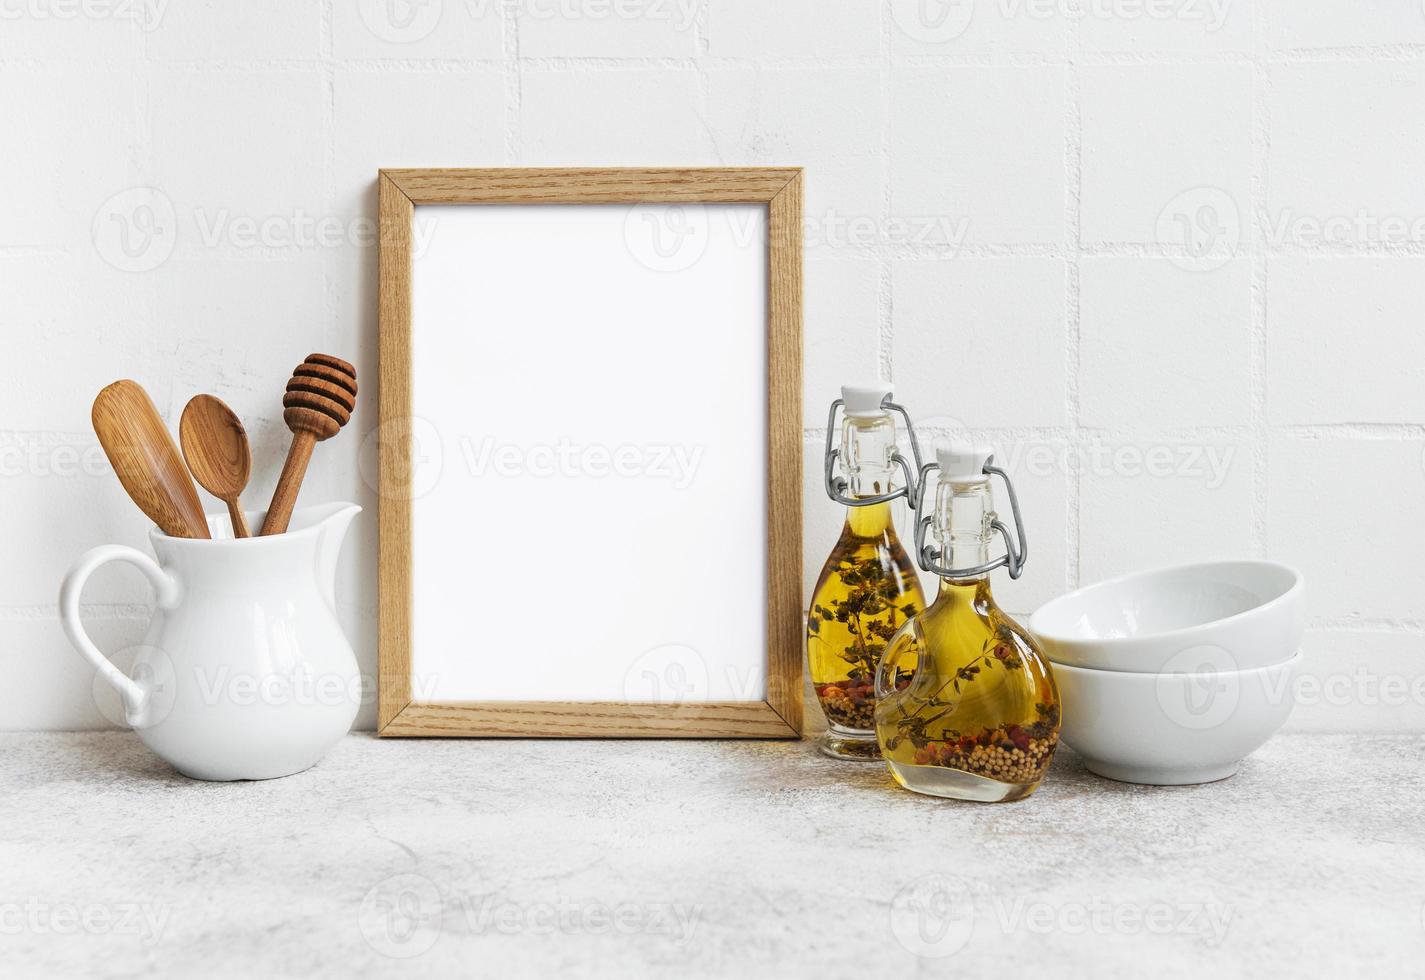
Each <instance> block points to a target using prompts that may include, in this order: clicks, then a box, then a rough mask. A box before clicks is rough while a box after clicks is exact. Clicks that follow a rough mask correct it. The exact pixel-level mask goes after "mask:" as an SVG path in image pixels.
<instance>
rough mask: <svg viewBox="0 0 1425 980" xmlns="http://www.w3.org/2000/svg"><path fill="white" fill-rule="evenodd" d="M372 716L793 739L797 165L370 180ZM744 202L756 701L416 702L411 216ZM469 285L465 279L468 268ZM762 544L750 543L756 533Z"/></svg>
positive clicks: (522, 733)
mask: <svg viewBox="0 0 1425 980" xmlns="http://www.w3.org/2000/svg"><path fill="white" fill-rule="evenodd" d="M379 194H380V205H379V212H380V273H379V289H380V306H379V312H380V374H379V376H380V422H379V427H378V430H377V443H378V447H379V454H380V456H379V458H380V463H379V465H380V491H379V495H380V515H379V516H380V522H379V523H380V539H379V560H380V566H379V576H378V579H379V612H378V615H379V626H378V644H379V646H378V656H379V671H378V684H379V705H378V721H377V731H378V733H379V734H380V735H382V736H426V737H430V736H437V737H439V736H446V737H450V736H514V737H656V738H669V737H678V738H711V737H725V738H796V737H799V736H800V734H801V729H802V662H803V657H802V645H803V640H804V636H803V632H804V630H803V620H802V615H803V608H802V591H801V577H802V565H801V498H802V475H801V473H802V452H803V449H802V418H801V404H802V366H801V364H802V362H801V318H802V177H801V170H800V169H799V168H766V169H764V168H715V169H456V170H450V169H437V170H419V169H399V170H382V171H381V172H380V176H379ZM492 204H498V205H504V204H514V205H531V204H556V205H570V204H578V205H585V204H612V205H668V206H673V205H697V204H702V205H713V204H731V205H758V206H762V207H765V229H766V256H767V259H766V284H765V288H766V321H767V336H766V345H765V363H766V374H765V391H766V396H767V406H766V414H765V419H766V430H765V440H766V470H765V472H766V484H767V486H766V497H765V499H766V511H765V527H766V543H765V544H766V588H765V593H766V619H765V624H766V647H765V685H764V692H765V696H764V697H762V698H760V699H752V700H716V701H713V700H688V701H677V700H674V701H669V702H662V701H659V702H646V701H640V702H631V701H620V700H617V699H601V700H590V701H580V700H573V701H551V700H450V699H446V700H441V699H439V698H437V699H432V700H421V699H420V698H419V697H418V696H417V688H416V687H413V683H412V664H413V643H412V633H413V625H414V623H413V585H412V580H413V568H412V565H413V555H412V540H413V539H412V534H413V528H412V493H411V492H410V486H411V481H412V474H413V462H412V448H411V438H412V437H411V427H412V425H413V424H414V420H415V419H416V416H415V414H414V411H413V394H414V392H413V388H412V330H413V316H412V295H413V286H412V279H413V273H412V268H413V267H412V262H413V254H414V252H415V244H416V243H415V242H414V241H413V228H414V227H416V218H417V209H418V208H420V207H423V206H428V205H429V206H444V205H492ZM472 271H473V272H474V274H475V275H478V271H477V270H472ZM759 533H760V532H759Z"/></svg>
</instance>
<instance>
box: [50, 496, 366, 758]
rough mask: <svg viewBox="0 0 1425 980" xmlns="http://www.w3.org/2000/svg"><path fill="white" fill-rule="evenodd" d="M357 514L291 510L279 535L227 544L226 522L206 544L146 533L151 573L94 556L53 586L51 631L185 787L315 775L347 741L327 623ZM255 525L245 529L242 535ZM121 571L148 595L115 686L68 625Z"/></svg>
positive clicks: (338, 666)
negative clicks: (147, 588)
mask: <svg viewBox="0 0 1425 980" xmlns="http://www.w3.org/2000/svg"><path fill="white" fill-rule="evenodd" d="M360 511H361V508H360V507H358V506H357V505H355V504H347V503H335V504H324V505H321V506H317V507H304V508H301V509H299V510H297V511H296V512H295V513H294V514H293V515H292V522H291V525H290V530H288V531H287V533H285V534H277V535H271V536H269V537H255V538H244V539H238V540H234V539H233V536H232V526H231V524H230V523H229V521H228V518H227V516H226V515H224V516H221V517H218V516H214V517H210V518H209V519H208V525H209V530H210V533H211V534H212V535H213V538H212V539H211V540H201V539H196V538H173V537H169V536H168V535H166V534H164V533H163V532H162V531H160V530H158V529H157V528H155V529H153V530H152V531H151V532H149V539H150V541H151V542H152V546H153V551H154V554H156V555H157V556H158V561H157V562H155V561H154V560H153V559H152V558H150V557H149V556H148V555H146V554H144V553H143V552H142V551H137V550H135V549H133V548H128V547H124V546H122V545H106V546H103V547H99V548H94V549H93V550H91V551H89V552H87V553H85V554H84V555H83V556H82V557H80V559H79V560H78V561H77V562H75V564H74V566H73V567H72V568H71V569H70V570H69V574H67V575H66V576H65V577H64V584H63V586H62V587H61V589H60V594H59V608H60V618H61V621H62V622H63V624H64V631H65V633H66V634H67V635H68V636H69V640H70V642H71V643H73V644H74V647H75V649H76V650H78V651H79V652H80V653H82V654H83V655H84V656H85V657H86V658H88V660H89V662H90V663H92V664H93V665H94V667H95V669H96V670H98V671H99V674H100V675H101V676H102V677H103V678H104V680H106V681H108V682H109V684H111V685H113V686H114V687H115V688H116V689H117V690H118V692H119V695H120V697H121V698H122V699H123V705H124V714H125V717H126V719H127V721H128V723H129V725H131V726H132V727H133V728H134V729H135V730H136V731H137V732H138V736H139V738H140V739H142V740H143V742H144V744H145V745H147V746H148V747H149V748H150V749H152V750H153V751H154V752H155V753H157V754H158V755H159V756H161V757H162V758H163V759H165V760H167V761H168V762H169V763H170V764H171V765H173V766H174V768H176V769H178V771H179V772H182V773H184V774H185V775H188V776H192V777H194V778H196V779H221V780H227V779H271V778H274V777H276V776H289V775H291V774H292V773H296V772H301V771H302V770H304V769H307V768H310V767H311V766H313V765H315V764H316V763H317V762H318V761H319V760H320V759H321V758H322V756H324V755H325V754H326V753H327V750H328V749H330V748H331V747H332V745H334V744H335V743H336V741H337V740H338V739H340V738H341V737H342V736H343V735H345V734H346V732H347V731H348V730H349V729H350V728H351V723H352V721H353V719H354V718H355V717H356V710H357V707H358V705H359V704H360V699H361V678H360V674H359V671H358V669H357V665H356V657H355V655H354V654H353V653H352V649H351V645H350V644H349V643H348V642H347V640H346V636H345V635H344V634H343V633H342V630H341V626H340V624H339V623H338V622H337V618H336V600H335V587H336V560H337V555H338V554H339V553H340V551H341V545H342V540H343V539H344V538H345V537H346V531H347V528H348V527H349V526H350V524H351V520H352V518H353V517H355V516H356V515H357V514H358V513H360ZM262 516H263V515H262V514H261V513H257V514H255V515H254V514H250V515H248V523H249V525H250V526H252V527H261V526H262ZM111 561H125V562H128V563H130V564H132V565H135V566H137V567H138V569H139V570H140V571H141V572H143V573H144V575H145V576H147V577H148V580H149V582H150V583H152V585H153V588H154V593H155V601H156V608H155V610H154V615H153V621H152V623H151V624H150V626H149V629H148V633H147V635H146V636H145V638H144V642H143V645H142V646H141V647H139V648H138V652H137V655H136V656H135V658H134V664H133V667H132V668H131V670H130V673H129V674H125V673H124V672H123V671H121V670H120V669H119V668H118V667H116V666H115V665H114V664H113V663H112V662H111V661H110V660H109V659H108V658H107V657H105V656H104V655H103V654H102V653H100V652H99V649H98V648H97V647H95V646H94V644H93V642H92V641H91V640H90V639H89V636H88V634H87V633H85V631H84V627H83V625H82V624H81V623H80V621H79V596H80V592H81V591H82V590H83V588H84V583H85V581H86V580H87V579H88V578H89V576H90V575H91V574H92V573H93V572H94V570H95V569H97V568H98V567H99V566H100V565H104V564H107V563H108V562H111Z"/></svg>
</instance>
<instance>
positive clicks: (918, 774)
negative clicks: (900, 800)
mask: <svg viewBox="0 0 1425 980" xmlns="http://www.w3.org/2000/svg"><path fill="white" fill-rule="evenodd" d="M936 455H937V463H938V466H939V470H940V477H939V486H938V487H937V490H936V499H935V510H934V513H933V515H926V516H923V517H918V519H917V548H918V551H919V554H920V558H921V564H922V567H924V568H926V570H927V571H932V572H934V573H935V574H937V575H938V576H939V578H940V591H939V594H938V595H937V596H936V599H935V601H934V602H933V603H931V605H930V606H929V608H927V609H926V610H925V611H924V612H923V613H921V614H920V615H919V616H916V617H915V618H914V619H913V620H912V621H911V622H909V623H907V624H906V625H905V626H904V627H903V628H902V629H901V630H900V631H899V632H898V633H897V634H896V635H895V636H894V637H892V639H891V641H890V642H889V643H888V644H887V648H886V651H885V655H884V657H883V658H882V660H881V663H880V666H879V669H878V671H877V675H876V694H877V702H876V710H875V716H876V734H877V738H878V740H879V742H880V746H881V753H882V755H883V756H884V758H885V760H886V763H887V765H888V766H889V767H890V770H891V775H892V776H894V777H895V780H896V781H897V782H898V783H900V784H901V785H902V786H904V787H905V788H906V789H910V790H914V791H915V792H917V793H926V794H928V795H931V796H942V797H948V798H952V799H960V800H978V801H984V802H1003V801H1009V800H1018V799H1023V798H1024V797H1026V796H1028V795H1030V794H1031V793H1033V792H1034V790H1035V789H1036V788H1038V786H1039V782H1040V780H1041V779H1043V778H1044V773H1045V771H1046V770H1047V769H1048V767H1049V762H1050V760H1051V759H1052V758H1053V755H1054V750H1055V749H1056V748H1057V747H1058V744H1059V721H1060V710H1059V692H1058V688H1057V687H1056V686H1055V684H1054V676H1053V673H1052V672H1051V669H1050V667H1049V664H1048V661H1047V660H1045V659H1044V657H1043V655H1042V654H1041V653H1040V651H1039V649H1038V647H1037V645H1036V643H1035V641H1034V639H1033V638H1032V637H1031V636H1030V635H1029V633H1028V632H1027V631H1026V630H1025V629H1024V628H1023V627H1022V626H1020V625H1019V624H1018V623H1016V622H1015V621H1014V620H1013V619H1011V618H1010V617H1009V616H1008V615H1006V614H1005V613H1004V611H1003V610H1001V609H1000V608H999V606H998V605H996V603H995V600H994V596H993V594H992V592H991V589H990V571H992V570H993V569H994V568H998V567H1000V566H1002V565H1007V566H1008V567H1009V568H1010V572H1011V575H1013V576H1014V577H1016V578H1017V577H1018V574H1019V569H1020V567H1021V565H1022V561H1023V556H1024V544H1023V537H1022V530H1021V529H1020V528H1018V527H1017V528H1016V532H1017V533H1018V534H1019V535H1020V539H1019V541H1020V544H1019V548H1018V549H1017V550H1016V548H1015V545H1014V542H1013V541H1012V540H1011V539H1010V537H1009V532H1008V530H1007V529H1006V528H1005V525H1004V524H1003V523H1002V522H1000V521H999V518H998V517H997V515H996V514H995V512H994V507H993V501H992V498H991V491H990V476H989V474H990V472H995V473H999V474H1000V475H1003V472H1002V471H1000V470H997V469H994V468H993V467H990V466H989V465H988V464H989V462H990V460H991V457H990V454H989V452H988V451H985V450H971V449H949V450H941V451H939V452H938V453H937V454H936ZM1006 485H1007V486H1008V481H1007V480H1006ZM1009 491H1010V494H1011V501H1012V502H1013V492H1014V491H1013V487H1009ZM1015 510H1016V513H1015V522H1016V525H1018V521H1019V515H1018V512H1017V511H1018V508H1017V506H1016V507H1015ZM927 526H932V527H933V529H934V533H935V537H936V540H937V541H938V543H939V547H938V549H937V548H933V547H930V548H927V547H924V546H923V545H922V544H921V542H922V541H923V534H924V531H925V529H926V527H927ZM996 533H1000V534H1002V535H1003V536H1004V540H1005V544H1006V547H1007V549H1008V552H1007V554H1006V555H1005V556H1002V557H1001V558H1000V559H997V560H996V561H993V562H992V561H991V560H990V557H989V547H990V542H991V539H992V538H993V536H994V535H995V534H996Z"/></svg>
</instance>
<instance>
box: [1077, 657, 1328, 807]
mask: <svg viewBox="0 0 1425 980" xmlns="http://www.w3.org/2000/svg"><path fill="white" fill-rule="evenodd" d="M1300 667H1301V654H1300V653H1297V654H1296V655H1295V656H1293V657H1292V658H1291V659H1289V660H1287V661H1285V662H1283V663H1279V664H1273V665H1272V666H1270V667H1259V668H1257V669H1255V670H1238V671H1225V672H1218V671H1208V672H1205V673H1174V672H1164V673H1156V674H1154V673H1133V672H1129V671H1122V670H1085V669H1084V668H1082V667H1070V666H1066V665H1063V664H1055V665H1054V680H1055V681H1056V682H1057V683H1058V685H1059V694H1060V697H1061V699H1062V701H1063V710H1064V722H1063V729H1062V730H1061V731H1060V737H1061V738H1062V739H1063V740H1064V742H1065V743H1066V744H1067V745H1068V746H1069V747H1070V748H1072V749H1073V750H1074V751H1075V752H1078V753H1079V754H1080V755H1082V756H1083V757H1084V764H1085V765H1086V766H1088V768H1089V769H1090V770H1092V771H1093V772H1096V773H1098V774H1099V775H1100V776H1107V777H1108V778H1109V779H1117V780H1121V781H1123V782H1127V783H1149V784H1152V785H1156V786H1178V785H1182V784H1185V783H1210V782H1212V781H1213V780H1215V779H1225V778H1226V777H1228V776H1230V775H1232V774H1233V773H1235V772H1236V771H1237V767H1238V766H1239V765H1241V762H1242V760H1243V759H1245V758H1246V757H1247V756H1248V755H1250V754H1251V753H1252V752H1254V751H1255V750H1256V749H1257V748H1259V747H1260V746H1261V745H1262V744H1263V743H1264V742H1266V740H1267V739H1269V738H1271V737H1272V735H1273V733H1275V732H1276V730H1277V729H1278V728H1280V727H1281V726H1282V724H1283V723H1284V722H1285V721H1286V719H1287V716H1289V715H1290V714H1291V709H1292V705H1293V703H1294V702H1293V681H1294V680H1295V678H1296V675H1297V672H1298V670H1299V669H1300Z"/></svg>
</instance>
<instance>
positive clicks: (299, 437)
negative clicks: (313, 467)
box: [258, 354, 356, 534]
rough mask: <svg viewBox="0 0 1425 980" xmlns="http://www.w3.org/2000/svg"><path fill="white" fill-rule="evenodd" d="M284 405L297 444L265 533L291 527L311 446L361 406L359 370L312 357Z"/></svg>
mask: <svg viewBox="0 0 1425 980" xmlns="http://www.w3.org/2000/svg"><path fill="white" fill-rule="evenodd" d="M282 407H283V409H284V411H283V412H282V419H283V421H285V422H286V423H287V428H289V429H291V430H292V448H290V449H289V450H287V462H286V463H284V464H283V466H282V475H281V476H280V477H278V479H277V489H276V491H275V492H274V493H273V494H272V504H271V505H270V506H269V507H268V508H267V517H266V518H265V519H264V520H263V522H262V530H261V531H260V532H258V533H260V534H281V533H282V532H283V531H286V530H287V524H288V522H289V521H291V519H292V508H293V506H295V505H296V503H297V491H298V490H300V489H301V487H302V477H303V476H304V475H305V474H306V472H307V463H308V462H309V461H310V460H311V458H312V448H313V447H314V446H316V444H317V443H318V442H321V441H322V440H324V439H330V438H331V437H332V436H334V435H336V434H337V432H338V431H339V430H340V429H341V427H342V426H343V425H346V423H347V422H348V421H349V420H350V419H351V413H352V410H353V409H355V408H356V368H354V367H352V366H351V365H350V364H348V363H347V362H346V361H343V360H342V359H341V358H339V357H332V356H331V355H330V354H309V355H307V359H306V360H305V361H303V362H302V363H301V364H298V365H297V367H296V369H295V370H294V371H293V372H292V380H291V381H288V382H287V393H286V394H285V395H283V396H282Z"/></svg>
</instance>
